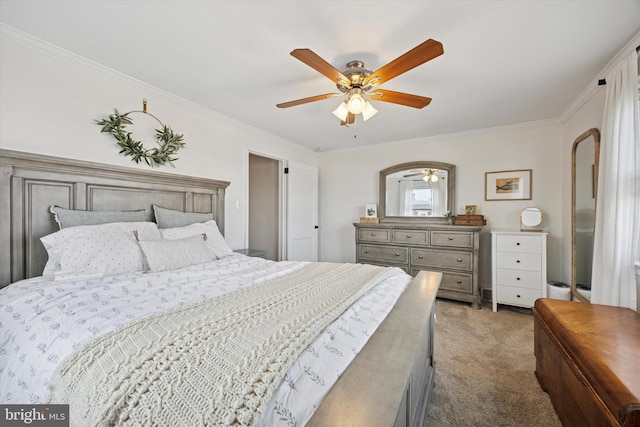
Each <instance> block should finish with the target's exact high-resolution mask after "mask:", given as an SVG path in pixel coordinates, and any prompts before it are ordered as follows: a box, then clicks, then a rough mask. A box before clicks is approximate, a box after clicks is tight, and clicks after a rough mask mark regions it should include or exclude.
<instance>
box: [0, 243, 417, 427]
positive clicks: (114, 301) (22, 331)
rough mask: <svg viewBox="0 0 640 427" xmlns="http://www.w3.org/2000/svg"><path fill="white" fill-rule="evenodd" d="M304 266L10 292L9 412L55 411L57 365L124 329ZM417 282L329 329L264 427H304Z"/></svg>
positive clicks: (248, 267)
mask: <svg viewBox="0 0 640 427" xmlns="http://www.w3.org/2000/svg"><path fill="white" fill-rule="evenodd" d="M305 264H306V263H304V262H279V263H276V262H272V261H266V260H263V259H261V258H250V257H246V256H243V255H233V256H228V257H225V258H222V259H220V260H217V261H214V262H210V263H206V264H200V265H195V266H191V267H187V268H183V269H179V270H174V271H166V272H161V273H131V274H126V275H122V276H116V277H108V278H103V279H91V280H82V281H58V282H51V281H48V280H45V279H43V278H35V279H29V280H25V281H21V282H18V283H15V284H13V285H10V286H8V287H7V288H5V289H2V290H0V329H1V330H2V335H1V337H0V402H1V403H41V402H44V401H46V399H47V398H48V396H49V392H50V390H49V382H50V379H51V376H52V374H53V372H54V370H55V369H56V367H57V366H58V364H59V363H60V362H61V361H62V360H63V359H64V358H65V357H67V356H69V355H70V354H71V353H72V352H73V351H74V350H75V349H77V348H80V346H82V345H83V344H85V343H87V342H89V341H90V340H92V339H93V338H94V337H97V336H99V335H101V334H105V333H107V332H110V331H112V330H114V329H115V328H117V327H118V326H121V325H123V324H125V323H127V322H130V321H133V320H137V319H140V318H144V317H146V316H149V315H150V314H153V313H157V312H162V311H166V310H170V309H172V308H175V307H178V306H184V305H188V304H192V303H196V302H200V301H202V300H204V299H207V298H212V297H215V296H218V295H222V294H224V293H227V292H231V291H234V290H237V289H240V288H242V287H246V286H251V285H253V284H258V283H261V282H264V281H266V280H269V279H272V278H275V277H279V276H282V275H284V274H287V273H289V272H292V271H294V270H297V269H298V268H300V267H301V266H303V265H305ZM410 279H411V278H410V276H408V275H406V274H405V273H404V272H402V271H401V270H399V269H397V274H396V275H394V276H393V277H392V278H391V279H389V280H387V281H386V282H384V283H383V284H381V285H380V286H378V287H376V288H374V289H373V290H372V291H370V292H369V293H368V294H367V295H366V296H365V297H364V298H363V299H362V300H360V301H358V302H357V303H355V304H354V305H353V306H352V307H351V308H350V309H349V310H347V311H346V312H345V313H344V314H343V316H342V317H340V318H339V319H337V320H336V321H335V322H334V323H333V324H332V325H330V326H329V327H328V328H327V329H325V331H324V332H323V333H322V334H320V335H319V336H318V337H317V339H316V340H315V342H313V343H312V344H311V345H310V346H309V347H308V348H307V350H306V351H305V352H304V353H303V354H302V355H301V356H300V358H299V359H298V360H297V362H296V363H294V364H293V366H291V368H290V369H289V371H288V372H287V374H286V375H285V378H284V379H283V381H282V383H281V385H280V386H279V388H278V389H277V390H276V392H275V393H274V394H273V396H272V398H271V400H270V401H269V403H267V406H266V407H265V409H264V411H263V413H262V417H261V420H260V421H259V423H258V425H260V426H278V425H283V426H286V425H303V424H304V423H305V422H306V421H307V420H308V419H309V418H310V416H311V415H312V414H313V412H314V410H315V408H316V407H317V405H318V404H319V403H320V402H321V401H322V399H323V397H324V395H325V394H326V393H327V392H328V391H329V390H330V388H331V386H332V384H333V383H334V382H335V381H336V380H337V379H338V377H339V376H340V375H341V373H342V372H343V371H344V369H346V367H347V366H348V364H349V363H350V361H351V360H352V359H353V357H355V355H356V354H357V353H358V351H359V350H360V349H361V348H362V346H363V345H364V343H365V342H366V340H367V339H368V337H369V336H370V335H371V334H372V333H373V332H374V331H375V329H376V328H377V326H378V324H379V323H381V322H382V320H384V318H385V317H386V315H387V314H388V312H389V311H390V310H391V308H392V307H393V305H394V303H395V301H396V300H397V298H398V297H399V295H400V294H401V293H402V291H403V290H404V288H405V286H406V285H407V283H408V282H409V280H410ZM53 403H56V402H53Z"/></svg>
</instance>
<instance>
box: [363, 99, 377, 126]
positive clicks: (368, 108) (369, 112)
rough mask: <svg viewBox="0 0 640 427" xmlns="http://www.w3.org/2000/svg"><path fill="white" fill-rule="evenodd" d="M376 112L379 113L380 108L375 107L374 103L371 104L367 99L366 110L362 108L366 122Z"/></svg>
mask: <svg viewBox="0 0 640 427" xmlns="http://www.w3.org/2000/svg"><path fill="white" fill-rule="evenodd" d="M376 114H378V110H376V109H375V108H373V105H371V103H370V102H369V101H365V105H364V110H362V120H364V121H365V122H366V121H367V120H369V119H370V118H371V117H373V116H375V115H376Z"/></svg>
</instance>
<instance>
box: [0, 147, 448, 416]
mask: <svg viewBox="0 0 640 427" xmlns="http://www.w3.org/2000/svg"><path fill="white" fill-rule="evenodd" d="M228 185H229V183H228V182H224V181H218V180H210V179H202V178H194V177H187V176H182V175H177V174H168V173H160V172H147V171H140V170H137V169H130V168H119V167H113V166H106V165H101V164H96V163H88V162H81V161H74V160H68V159H62V158H56V157H49V156H41V155H33V154H27V153H20V152H15V151H8V150H0V209H1V210H0V250H1V251H2V254H3V255H2V258H1V260H0V263H1V264H0V272H1V273H0V286H3V287H4V289H3V290H1V291H0V292H1V293H2V295H1V298H0V320H1V321H2V336H1V337H0V361H1V364H0V403H3V404H10V403H19V404H38V403H45V402H48V403H69V402H73V403H72V404H71V405H70V409H71V415H72V425H74V423H75V424H80V425H97V424H98V421H96V420H98V419H99V420H105V419H106V420H109V421H108V422H107V423H106V425H140V424H149V425H178V424H181V425H259V426H271V425H354V426H357V425H361V426H371V425H380V426H385V425H389V426H392V425H393V426H418V425H423V423H424V419H425V414H426V407H427V404H428V400H429V395H430V391H431V389H432V387H433V373H434V368H435V364H434V361H433V327H434V301H435V295H436V293H437V290H438V286H439V283H440V278H441V276H440V274H439V273H433V272H426V271H425V272H421V273H420V274H419V275H418V276H417V277H416V278H411V277H410V276H407V275H406V274H404V273H403V272H401V271H399V270H398V269H394V268H382V267H375V266H367V265H355V264H337V263H308V262H289V261H285V262H273V261H267V260H264V259H261V258H252V257H248V256H245V255H240V254H237V253H233V251H231V249H230V248H229V247H228V246H227V245H226V242H224V238H223V237H222V236H223V234H224V214H225V209H224V195H225V189H226V187H227V186H228ZM51 206H58V208H57V209H59V211H56V212H55V213H56V215H53V213H52V212H51V211H50V207H51ZM163 209H164V210H165V211H164V213H162V212H163V211H162V210H163ZM77 211H80V212H82V211H88V212H95V213H99V214H100V216H104V215H103V214H104V213H105V211H110V212H124V211H126V212H136V213H135V215H136V220H127V222H126V223H124V222H119V221H117V220H115V221H114V220H108V219H107V220H105V218H101V219H100V221H99V222H101V223H99V224H91V225H77V223H73V221H71V223H69V224H67V226H65V227H63V228H62V230H61V229H60V227H61V225H60V218H62V217H64V218H66V219H68V218H72V219H73V218H76V217H74V215H75V213H76V212H77ZM158 212H161V214H160V218H159V217H158V216H159V213H158ZM63 213H64V215H63ZM68 214H70V215H68ZM140 215H143V217H142V218H141V217H140ZM56 218H57V219H58V222H56ZM163 218H164V219H163ZM194 218H196V219H197V220H195V222H194V223H191V221H190V220H193V219H194ZM174 219H177V220H176V221H177V222H176V223H172V222H171V221H172V220H174ZM165 220H168V221H169V222H166V223H165ZM180 221H183V222H180ZM184 221H186V222H184ZM156 222H157V223H158V225H156V224H155V223H156ZM105 223H106V224H105ZM161 223H162V224H163V225H164V226H163V227H162V228H160V227H159V226H160V225H161ZM194 227H195V229H198V230H200V231H203V232H202V233H200V232H198V233H195V234H193V233H192V231H193V229H194ZM156 230H158V232H159V233H160V234H159V238H157V234H154V233H157V232H156ZM186 230H189V233H191V235H189V236H186V237H185V236H184V233H185V232H186ZM204 231H206V232H204ZM94 232H95V233H98V234H96V235H99V236H103V237H104V236H108V237H109V239H112V240H113V239H115V237H114V236H124V235H125V234H126V235H127V236H129V238H127V241H126V244H125V246H126V245H134V246H131V248H134V249H131V250H132V251H136V250H138V249H135V248H138V247H139V248H142V249H140V250H141V251H142V253H143V255H144V256H143V257H142V258H141V260H142V261H141V262H142V263H143V264H144V263H147V264H146V265H143V266H142V268H140V266H139V265H137V264H136V266H133V267H131V268H130V269H129V270H126V271H124V270H121V268H122V267H121V265H122V264H123V263H124V264H126V263H127V262H133V261H132V259H134V258H135V257H134V256H129V255H127V256H123V255H122V254H123V253H125V252H124V251H118V254H119V256H120V258H122V260H119V261H118V263H117V266H118V267H117V268H116V270H114V271H116V272H117V274H115V273H113V272H110V273H108V274H105V273H104V270H100V271H101V272H100V273H95V272H94V271H93V270H91V269H90V268H89V267H86V260H85V261H82V262H83V264H82V266H83V267H82V268H83V270H82V274H80V275H77V274H76V272H72V273H73V274H70V273H69V271H70V270H64V269H60V268H58V269H57V270H56V269H55V268H53V267H51V265H52V263H53V261H54V260H55V259H56V256H57V255H52V257H51V259H49V256H48V253H47V252H48V251H49V254H55V253H56V252H55V251H54V250H53V249H52V248H57V247H62V246H64V247H65V248H67V249H66V250H67V252H69V251H71V252H73V253H78V250H77V247H76V246H71V248H72V249H73V250H70V249H69V247H70V246H69V245H75V244H76V241H77V242H84V243H86V242H87V241H90V242H91V244H92V245H93V244H94V243H95V241H96V240H95V239H96V238H95V237H94V234H92V233H94ZM172 233H173V234H172ZM132 234H133V235H134V236H135V242H134V243H131V241H132V240H131V239H132V238H130V236H131V235H132ZM45 236H47V237H45ZM52 236H53V237H52ZM145 236H150V237H145ZM43 237H44V239H43ZM101 238H102V237H101ZM41 239H42V240H41ZM55 239H58V240H57V241H54V240H55ZM105 239H106V237H105ZM205 239H206V240H205ZM167 240H169V241H171V243H169V242H167ZM45 244H46V245H48V246H47V248H46V249H45V246H44V245H45ZM136 245H137V246H136ZM180 245H183V246H180ZM185 245H186V246H185ZM126 247H127V248H129V246H126ZM100 248H101V247H100V246H99V245H98V249H95V248H94V246H92V250H94V251H98V252H99V253H101V254H104V253H105V251H101V249H100ZM167 248H169V249H167ZM180 248H182V249H180ZM80 252H82V251H80ZM89 252H90V251H89ZM114 252H115V251H114ZM96 253H97V252H96ZM132 253H133V252H132ZM167 253H170V254H176V253H179V254H183V255H184V257H186V258H193V256H195V255H193V256H192V254H194V253H198V254H200V255H201V258H202V259H200V261H198V262H196V263H192V264H189V262H193V261H184V262H186V264H179V263H178V264H174V262H176V261H175V260H174V258H176V257H175V256H174V255H171V257H170V258H169V259H168V260H167V259H164V258H162V256H164V255H166V254H167ZM206 254H209V255H210V258H209V259H204V258H205V257H206ZM94 255H95V253H94ZM187 255H188V256H187ZM92 256H93V255H92ZM184 257H183V258H184ZM92 259H93V258H92ZM135 259H137V258H135ZM158 260H160V261H158ZM56 262H57V261H56ZM136 262H137V261H136ZM181 262H182V261H181ZM114 265H116V264H114ZM100 266H101V267H100V268H104V267H103V264H100ZM176 266H177V267H176ZM51 268H53V270H52V269H51ZM63 270H64V271H63ZM63 273H64V274H63ZM74 274H76V275H74ZM276 295H280V297H279V298H276ZM328 301H332V303H331V304H329V303H328ZM300 304H303V305H300ZM274 307H275V308H274ZM274 310H275V311H274ZM274 313H275V314H274ZM283 313H286V316H285V315H284V314H283ZM264 316H266V317H264ZM43 319H44V320H43ZM291 319H295V320H291ZM25 332H26V333H25ZM285 338H286V339H285ZM161 355H162V356H161ZM232 362H233V363H232ZM96 402H100V404H97V403H96ZM92 417H93V418H92ZM87 420H93V421H87ZM87 423H90V424H87ZM176 423H177V424H176Z"/></svg>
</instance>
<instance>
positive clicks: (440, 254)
mask: <svg viewBox="0 0 640 427" xmlns="http://www.w3.org/2000/svg"><path fill="white" fill-rule="evenodd" d="M411 265H415V266H425V267H436V268H454V269H456V270H468V271H471V270H472V269H473V253H471V252H455V251H443V250H437V251H436V250H429V249H416V248H411Z"/></svg>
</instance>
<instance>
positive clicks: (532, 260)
mask: <svg viewBox="0 0 640 427" xmlns="http://www.w3.org/2000/svg"><path fill="white" fill-rule="evenodd" d="M546 296H547V233H542V232H519V231H492V232H491V300H492V303H493V311H497V310H498V304H507V305H514V306H518V307H526V308H531V307H533V304H534V303H535V301H536V299H538V298H544V297H546Z"/></svg>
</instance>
